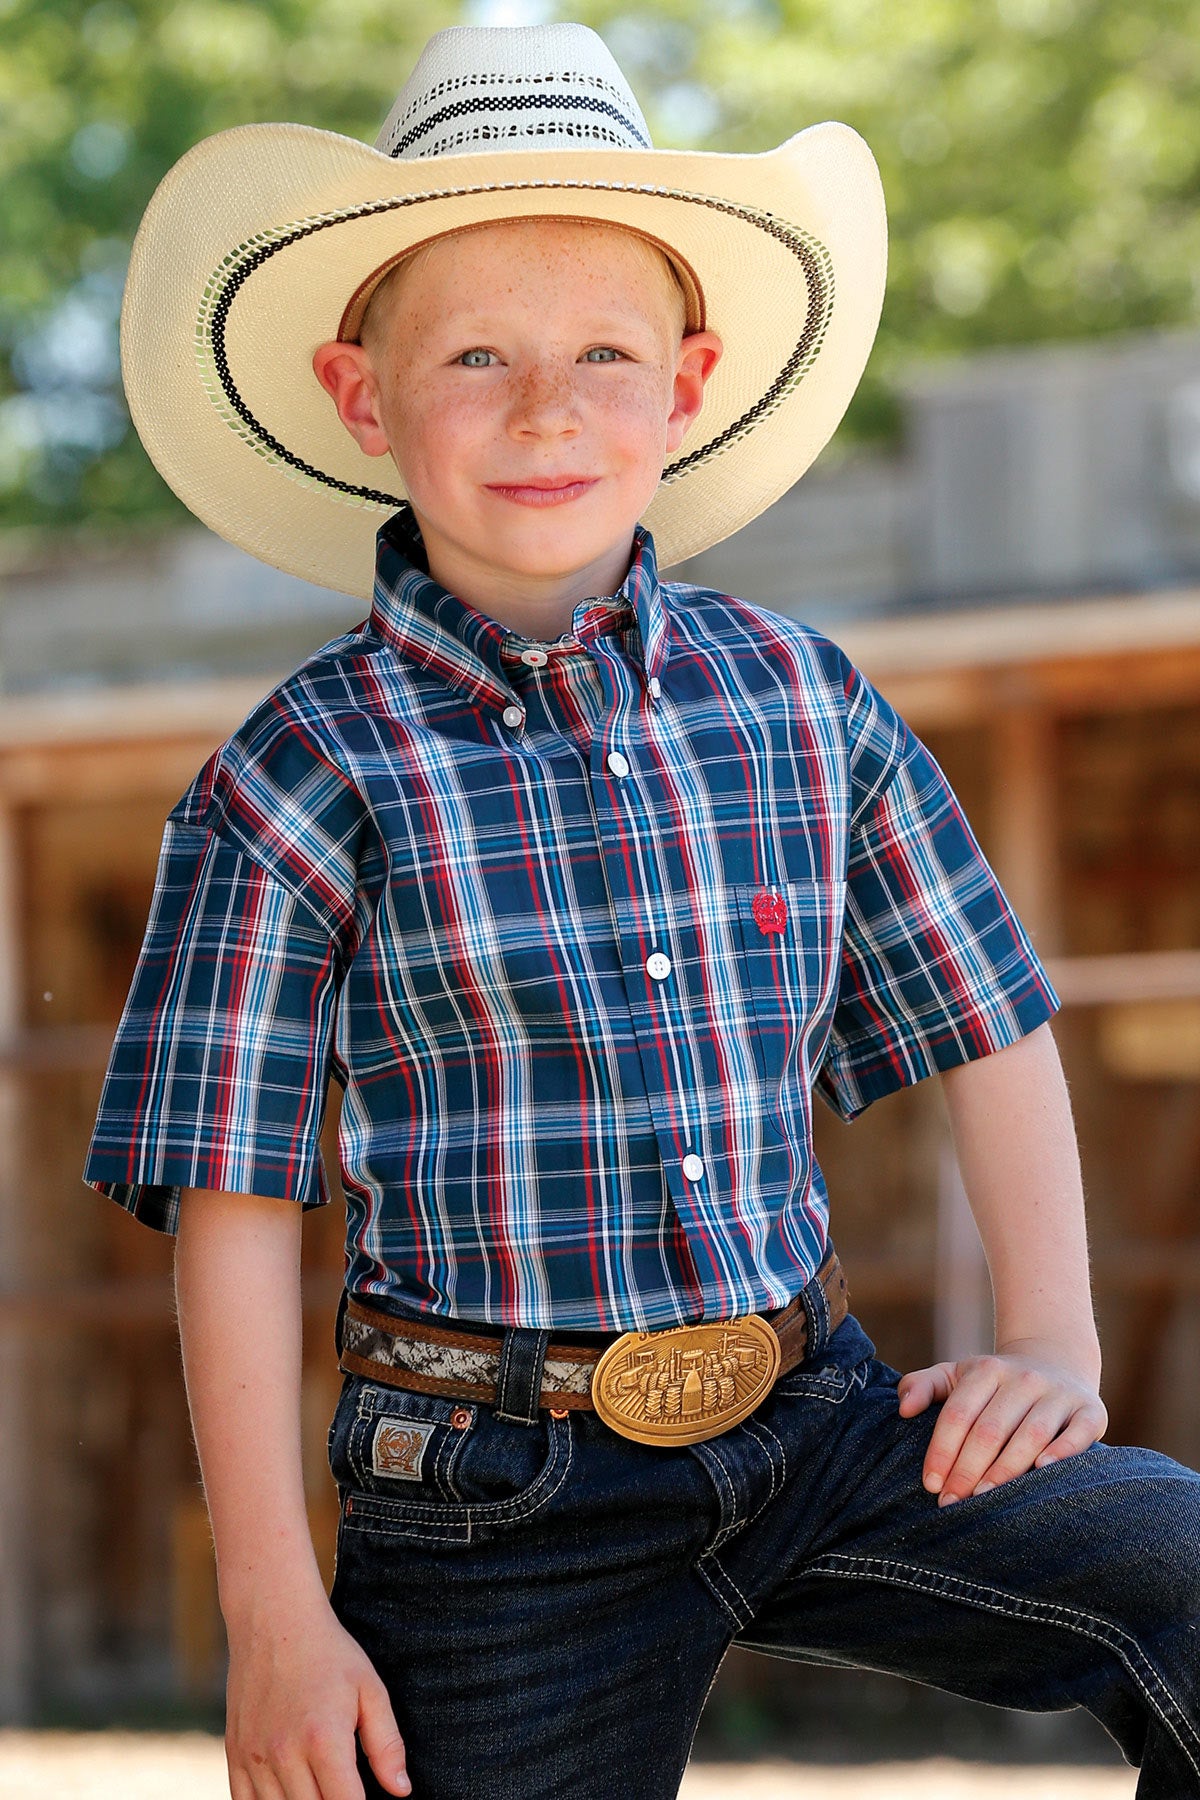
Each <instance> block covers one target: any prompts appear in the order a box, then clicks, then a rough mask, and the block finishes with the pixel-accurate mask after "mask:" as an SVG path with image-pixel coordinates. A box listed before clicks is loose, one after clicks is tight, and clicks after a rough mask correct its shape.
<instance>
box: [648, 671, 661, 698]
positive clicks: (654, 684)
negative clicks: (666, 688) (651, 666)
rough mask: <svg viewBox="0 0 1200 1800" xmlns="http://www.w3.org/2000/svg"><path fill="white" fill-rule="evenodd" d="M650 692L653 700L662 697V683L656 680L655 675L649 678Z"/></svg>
mask: <svg viewBox="0 0 1200 1800" xmlns="http://www.w3.org/2000/svg"><path fill="white" fill-rule="evenodd" d="M650 692H651V694H652V695H653V697H654V699H655V700H658V699H661V697H662V682H661V681H660V680H659V679H658V676H657V675H652V676H651V677H650Z"/></svg>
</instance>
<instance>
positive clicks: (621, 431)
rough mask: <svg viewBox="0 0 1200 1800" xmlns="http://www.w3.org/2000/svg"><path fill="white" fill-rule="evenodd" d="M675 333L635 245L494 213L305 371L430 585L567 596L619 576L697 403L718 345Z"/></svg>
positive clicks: (653, 275)
mask: <svg viewBox="0 0 1200 1800" xmlns="http://www.w3.org/2000/svg"><path fill="white" fill-rule="evenodd" d="M682 327H683V304H682V297H681V295H680V293H679V290H678V287H677V286H676V284H675V282H674V280H673V278H672V276H671V274H670V271H669V269H668V267H667V264H666V262H665V259H664V258H663V257H662V256H661V254H660V253H659V252H658V251H656V250H655V249H654V248H653V247H652V246H649V245H647V244H646V243H644V242H643V241H642V240H640V239H638V238H636V237H634V236H633V235H632V234H630V233H628V232H625V231H621V230H619V229H617V228H614V227H605V226H595V225H590V224H582V223H576V222H560V221H550V220H525V219H523V220H511V221H506V222H504V223H502V224H497V225H488V226H484V227H480V228H478V229H475V230H471V231H466V232H462V233H459V234H457V235H455V236H452V237H447V238H441V239H438V240H436V241H435V242H434V243H432V244H430V245H429V246H427V247H426V248H425V249H424V250H422V251H418V252H417V254H416V255H415V256H414V257H413V259H412V261H411V262H410V263H408V264H406V265H404V266H402V267H401V268H400V269H399V270H398V271H397V272H396V274H395V275H394V276H393V277H392V278H391V280H390V282H389V284H388V287H387V290H386V291H381V292H380V294H379V295H378V297H377V302H376V303H375V304H373V306H372V309H371V314H370V317H369V320H368V324H367V329H366V330H365V332H364V342H363V343H362V344H361V345H348V344H326V345H323V346H322V348H321V349H320V350H319V351H318V352H317V355H316V357H315V358H314V368H315V369H316V371H317V374H318V377H319V378H320V379H321V381H322V383H323V385H325V386H326V387H327V388H328V389H329V391H330V392H331V393H332V394H333V395H334V398H335V400H336V401H337V404H338V411H339V413H340V414H341V417H342V419H343V422H344V423H345V424H346V426H347V429H348V430H350V431H351V433H352V434H353V435H354V437H355V438H356V439H357V441H358V443H359V444H360V445H361V447H362V448H363V449H364V450H365V451H367V453H368V454H371V455H382V454H384V453H385V452H388V451H390V453H391V455H392V457H393V458H394V460H395V463H396V466H397V468H398V469H399V471H400V474H401V476H402V478H403V481H404V485H405V489H406V492H407V493H408V496H409V499H410V501H411V504H412V508H413V511H414V513H415V514H416V517H417V521H418V523H419V524H420V526H421V532H422V536H423V538H424V541H425V547H426V551H427V553H428V555H429V561H430V572H431V573H432V574H434V575H435V577H436V578H437V579H438V580H440V581H441V582H442V583H443V585H444V586H447V587H451V588H453V589H454V590H455V591H457V592H459V593H460V594H464V595H465V597H470V595H471V592H472V589H474V590H475V591H476V592H477V593H480V592H482V593H484V594H488V593H494V592H499V593H501V594H503V593H506V592H509V593H514V594H515V593H525V594H528V595H543V596H546V597H547V598H549V597H551V596H552V595H555V594H557V595H559V596H561V597H570V596H573V597H575V598H580V597H583V596H584V595H586V594H589V593H596V592H611V591H612V590H613V589H614V588H615V587H617V586H618V585H619V584H620V581H621V580H622V579H623V577H624V573H625V569H626V567H627V564H628V557H629V549H630V540H631V536H632V532H633V527H634V525H635V524H636V523H637V520H638V518H639V517H640V515H641V514H642V512H644V510H645V508H646V506H647V505H648V504H649V502H650V500H651V498H652V497H653V494H654V491H655V489H656V487H657V486H658V482H659V478H660V476H661V474H662V470H663V465H664V463H665V462H666V460H667V458H668V457H669V456H670V455H671V454H672V453H673V452H674V451H675V450H676V449H677V448H678V446H679V444H680V442H681V441H682V438H683V436H684V433H685V432H686V430H687V428H688V426H689V425H690V424H691V422H692V420H693V419H694V418H695V416H696V414H697V413H698V412H699V410H700V403H701V399H702V397H703V387H704V382H705V380H706V379H707V376H708V374H709V372H710V371H711V369H712V367H713V366H714V365H715V363H716V361H717V358H718V356H719V355H720V350H721V346H720V340H719V339H718V338H716V337H715V336H714V335H713V334H712V333H711V332H701V333H695V334H693V335H692V336H690V337H687V338H684V337H683V336H682ZM613 570H615V571H616V572H615V574H612V573H611V572H612V571H613ZM610 576H611V585H609V586H604V585H599V584H600V583H601V582H608V581H609V580H610ZM593 580H594V581H595V582H596V585H591V584H592V582H593ZM575 590H579V591H578V592H577V593H576V592H575Z"/></svg>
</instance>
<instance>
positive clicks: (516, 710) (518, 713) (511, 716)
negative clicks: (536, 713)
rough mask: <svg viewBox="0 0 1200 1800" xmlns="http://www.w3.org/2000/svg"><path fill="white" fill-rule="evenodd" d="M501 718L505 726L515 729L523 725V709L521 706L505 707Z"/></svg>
mask: <svg viewBox="0 0 1200 1800" xmlns="http://www.w3.org/2000/svg"><path fill="white" fill-rule="evenodd" d="M501 717H502V718H503V720H504V723H505V724H506V725H512V726H514V727H515V726H517V725H521V724H523V723H524V719H525V709H524V707H521V706H506V707H505V709H504V711H503V713H502V714H501Z"/></svg>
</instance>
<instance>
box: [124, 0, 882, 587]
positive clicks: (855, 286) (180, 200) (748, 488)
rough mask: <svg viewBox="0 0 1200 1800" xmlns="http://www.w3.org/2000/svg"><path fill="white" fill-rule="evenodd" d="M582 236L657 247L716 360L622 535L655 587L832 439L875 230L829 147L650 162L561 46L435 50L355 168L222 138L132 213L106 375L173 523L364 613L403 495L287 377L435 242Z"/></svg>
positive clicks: (831, 128)
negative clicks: (646, 547) (452, 235)
mask: <svg viewBox="0 0 1200 1800" xmlns="http://www.w3.org/2000/svg"><path fill="white" fill-rule="evenodd" d="M529 217H553V218H577V219H591V220H596V221H598V222H601V223H605V224H610V225H619V226H623V227H625V228H627V229H630V230H634V231H637V232H639V233H641V234H643V235H644V236H646V237H649V238H651V239H653V240H654V241H655V242H657V243H659V244H660V245H662V246H663V248H664V249H665V250H666V251H667V252H668V254H669V255H670V256H671V258H672V260H673V262H674V263H675V266H676V268H677V269H678V270H679V271H680V275H681V279H682V281H683V284H684V287H685V291H686V292H687V294H688V312H689V320H690V324H691V326H692V327H693V328H695V327H696V326H698V325H699V324H700V323H705V324H707V325H708V326H710V327H711V328H712V329H713V330H715V331H717V332H718V333H719V334H720V336H721V338H722V340H723V342H724V346H725V351H724V355H723V357H722V359H721V361H720V362H719V363H718V365H717V367H716V370H715V371H714V373H713V376H712V377H711V379H710V381H709V384H708V387H707V389H706V393H705V402H704V408H703V411H702V413H701V414H700V417H699V419H698V420H697V421H696V422H695V423H694V424H693V426H692V428H691V430H690V432H689V434H688V437H687V438H686V439H685V441H684V443H683V445H682V447H681V449H680V451H679V452H678V453H677V454H676V456H675V457H674V458H673V460H672V461H671V463H670V464H669V465H668V466H667V468H666V469H665V470H664V473H663V478H662V482H661V484H660V486H659V489H658V491H657V493H656V494H655V496H654V499H653V500H652V502H651V503H650V506H649V507H648V509H647V511H646V513H645V515H644V517H645V523H646V524H647V525H648V526H649V527H650V529H651V530H652V531H653V532H654V536H655V543H656V547H657V549H658V553H659V561H660V564H661V565H662V566H663V567H669V566H670V565H671V564H672V563H675V562H678V561H680V560H682V559H683V558H686V557H689V556H693V555H695V554H697V553H698V552H699V551H701V550H703V549H705V548H707V547H708V546H709V545H711V544H714V543H717V542H719V541H720V540H721V539H722V538H724V537H727V536H728V535H729V534H730V533H731V532H733V531H736V530H737V529H738V528H739V527H740V526H742V525H745V524H746V523H748V522H749V520H751V519H753V518H754V517H756V516H757V514H759V513H760V512H762V511H763V510H764V508H765V507H767V506H769V505H770V504H771V502H772V501H773V500H775V499H776V498H778V496H779V495H780V494H782V493H783V492H785V490H786V489H787V488H789V487H790V486H791V485H792V483H793V482H794V481H796V480H797V478H798V477H799V476H800V475H801V474H803V472H804V470H805V469H806V468H808V466H809V465H810V463H811V462H812V461H813V459H814V457H815V456H816V455H817V454H818V453H819V451H820V450H821V448H822V447H823V446H824V444H825V443H826V442H827V441H828V439H829V437H830V436H831V435H832V433H833V431H834V430H835V429H836V427H837V424H838V422H839V420H840V419H841V417H842V415H843V413H844V411H845V408H846V406H847V405H848V404H849V401H850V398H851V395H852V394H853V392H854V389H855V387H856V386H857V384H858V381H859V379H860V377H861V374H862V370H863V367H864V365H865V362H866V359H867V355H868V353H869V351H870V347H871V343H872V341H873V339H874V335H875V330H876V327H877V324H878V319H879V312H880V307H881V304H882V299H883V285H884V273H885V265H886V223H885V213H884V206H883V196H882V190H881V186H880V182H879V175H878V170H877V169H876V166H875V162H874V159H873V157H872V155H871V153H870V151H869V149H868V148H867V146H866V144H865V143H864V142H863V140H862V139H861V138H860V137H859V136H858V135H857V133H855V132H854V131H852V130H851V129H850V128H849V127H848V126H846V125H841V124H836V123H823V124H817V125H812V126H810V127H808V128H807V129H806V130H803V131H801V132H799V133H798V134H797V135H796V136H795V137H793V138H791V139H790V140H789V141H788V142H787V143H785V144H783V145H781V146H780V147H779V148H778V149H777V150H772V151H768V152H765V153H763V154H761V155H722V154H716V153H704V152H696V151H667V150H656V149H654V148H653V147H652V146H651V144H650V138H649V133H648V131H647V128H646V122H645V120H644V118H643V116H642V113H641V110H640V108H639V107H638V105H637V102H636V100H635V99H634V96H633V94H632V93H631V91H630V89H629V85H628V83H627V82H626V81H625V78H624V76H623V75H622V73H621V71H620V69H619V68H618V67H617V65H616V63H615V62H614V61H613V58H612V56H611V55H610V53H609V51H608V50H607V48H606V46H605V45H604V43H603V42H602V40H601V39H600V38H599V37H598V36H597V35H596V34H595V33H594V32H592V31H590V30H588V29H587V28H586V27H584V26H581V25H568V24H562V25H545V26H529V27H508V28H503V27H500V28H485V27H470V26H460V27H454V28H452V29H451V30H448V31H444V32H439V33H438V34H437V35H436V36H435V37H434V38H432V39H431V40H430V42H429V44H428V45H427V46H426V48H425V50H424V51H423V52H422V55H421V57H420V59H419V60H418V62H417V64H416V67H415V68H414V69H413V72H412V74H411V75H410V77H409V79H408V81H407V82H406V83H405V85H404V87H403V88H402V90H401V92H400V94H399V96H398V97H397V100H396V103H395V105H394V106H393V108H392V109H391V112H390V113H389V115H388V117H387V120H386V121H385V123H384V126H383V129H382V131H381V132H380V134H379V138H378V139H377V141H376V143H375V145H368V144H364V143H360V142H358V141H357V140H356V139H352V138H347V137H343V136H340V135H338V134H336V133H333V132H324V131H316V130H313V129H312V128H311V127H308V126H302V125H291V124H265V125H246V126H239V127H235V128H234V129H233V130H230V131H224V132H220V133H218V134H217V135H216V136H215V137H211V138H208V139H206V140H205V141H204V142H203V143H200V144H198V145H196V147H195V148H194V149H193V150H191V151H189V152H188V153H187V155H186V156H184V157H183V158H182V159H181V160H180V161H179V162H178V163H177V164H176V165H175V167H174V168H173V169H171V170H170V171H169V173H168V174H167V175H166V176H165V177H164V179H163V181H162V182H161V183H160V185H159V187H158V189H157V191H156V192H155V194H154V196H153V198H152V199H151V202H150V205H149V206H148V207H147V209H146V214H145V216H144V218H143V220H142V224H141V226H140V228H139V231H138V234H137V237H136V239H135V242H134V246H133V251H132V255H131V259H130V268H129V277H128V281H127V285H126V293H125V301H124V306H123V309H122V318H121V354H122V368H123V373H124V379H125V387H126V393H127V395H128V399H129V405H130V410H131V413H132V416H133V419H134V423H135V425H136V427H137V429H138V432H139V434H140V436H141V438H142V441H143V443H144V444H145V446H146V448H147V450H148V452H149V454H150V456H151V457H152V459H153V461H154V463H155V465H156V466H157V468H158V469H159V471H160V473H161V474H162V475H163V476H164V478H165V479H166V480H167V481H168V482H169V483H170V485H171V486H172V487H173V488H174V489H175V491H176V492H177V493H178V494H179V495H180V497H181V498H182V499H183V500H184V501H185V502H186V504H187V505H188V506H189V507H190V508H191V509H192V511H193V512H195V513H196V514H197V516H198V517H199V518H201V519H202V520H204V522H205V523H206V524H208V525H210V526H211V527H212V528H213V529H214V530H215V531H218V532H219V533H220V534H221V535H222V536H223V537H225V538H227V539H229V540H230V541H231V542H232V543H235V544H238V545H240V546H241V547H242V548H243V549H246V550H249V551H250V552H251V553H252V554H253V555H255V556H258V557H260V558H261V559H262V560H263V561H264V562H267V563H270V564H271V565H273V566H274V567H277V568H281V569H286V570H289V571H291V572H292V573H295V574H298V575H301V576H304V577H305V578H306V579H307V580H310V581H316V582H319V583H322V584H323V585H325V586H328V587H332V588H337V589H341V590H343V591H346V592H349V593H354V594H358V595H361V596H363V597H369V596H370V593H371V588H372V579H373V571H374V554H375V534H376V532H377V530H378V527H379V525H380V524H381V522H382V521H383V519H384V518H386V517H387V516H388V514H390V513H392V512H394V511H395V510H396V508H397V507H398V506H399V505H401V504H402V503H403V501H404V499H405V494H404V490H403V486H402V484H401V482H400V478H399V475H398V473H397V471H396V469H395V465H394V464H393V463H392V462H391V460H390V458H371V457H368V456H366V455H365V454H364V453H363V452H362V451H360V450H359V449H358V447H357V445H356V444H354V442H353V441H352V439H351V438H350V437H349V435H348V433H347V432H346V430H345V428H344V427H343V425H342V424H341V421H340V420H339V419H338V417H337V414H336V411H335V409H334V406H333V403H332V401H331V400H330V398H329V396H328V395H327V394H326V393H325V392H324V391H323V390H322V389H321V387H320V386H319V384H318V382H317V380H316V377H315V375H314V374H313V372H312V367H311V362H312V355H313V352H314V351H315V350H316V348H317V347H318V345H320V344H322V343H324V342H326V341H327V340H328V339H330V338H333V337H337V336H339V335H340V336H343V337H353V336H355V335H356V332H357V325H358V322H359V320H361V316H362V312H363V310H364V308H365V304H366V301H367V299H368V298H369V296H370V293H371V292H372V291H373V289H374V286H375V285H376V284H377V282H378V280H379V279H380V278H381V276H382V274H383V273H384V272H386V270H387V269H388V268H389V267H390V266H391V265H392V264H394V263H395V262H396V261H397V260H398V259H399V258H400V257H402V256H403V255H405V254H407V253H408V252H409V251H411V250H412V249H413V248H414V247H415V246H417V245H419V244H421V243H424V242H426V241H427V240H428V239H430V238H433V237H436V236H440V235H442V234H444V233H446V232H451V231H456V230H461V229H462V228H464V227H467V226H471V225H476V224H482V223H490V222H492V221H495V220H501V219H509V218H529Z"/></svg>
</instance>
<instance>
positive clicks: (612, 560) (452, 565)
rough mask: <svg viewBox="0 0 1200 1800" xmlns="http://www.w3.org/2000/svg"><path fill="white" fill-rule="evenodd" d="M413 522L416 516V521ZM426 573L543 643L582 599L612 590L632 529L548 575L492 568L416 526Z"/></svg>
mask: <svg viewBox="0 0 1200 1800" xmlns="http://www.w3.org/2000/svg"><path fill="white" fill-rule="evenodd" d="M418 523H420V521H419V520H418ZM421 535H422V538H423V540H424V543H425V555H426V559H427V562H428V567H429V573H430V575H431V576H432V578H433V579H434V581H436V582H437V583H438V584H439V586H441V587H444V588H446V589H447V590H448V591H449V592H450V593H452V594H456V595H457V596H458V598H459V599H460V600H463V601H465V602H466V604H467V605H468V606H473V607H474V608H475V609H476V611H477V612H481V613H486V614H487V615H488V616H489V617H490V618H493V619H495V620H496V621H497V623H498V624H500V625H504V626H506V627H507V628H508V630H510V631H516V632H519V633H520V635H521V636H522V637H530V638H535V639H538V640H540V641H541V642H543V643H546V642H550V641H552V640H553V639H554V638H556V637H560V636H561V635H562V633H563V632H565V631H569V630H570V628H571V615H572V613H573V612H574V610H575V608H576V607H577V606H578V604H579V602H580V601H581V600H590V599H591V598H592V597H593V596H595V595H607V594H615V593H616V591H617V589H618V588H619V587H620V585H621V583H622V582H623V581H624V579H625V577H626V575H627V574H628V573H629V564H630V560H631V558H632V555H633V533H632V532H630V535H629V538H628V540H627V541H625V542H624V543H622V544H621V545H619V546H616V547H614V548H612V549H610V550H608V551H606V552H605V553H604V554H603V555H602V556H598V557H596V558H595V559H594V560H593V561H591V562H589V563H587V564H585V565H584V567H582V568H580V569H571V570H567V571H564V572H561V573H555V574H551V575H527V574H525V573H524V571H518V570H509V569H503V568H496V567H495V566H494V565H491V564H488V563H486V562H483V561H482V560H481V559H479V558H477V557H473V556H472V555H471V554H470V553H469V552H468V551H464V550H462V549H460V548H459V546H457V545H453V544H447V543H446V542H445V541H444V540H439V539H438V537H437V536H436V534H434V535H433V541H432V542H431V541H430V537H429V536H428V535H427V534H426V531H425V527H424V526H423V525H422V527H421Z"/></svg>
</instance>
